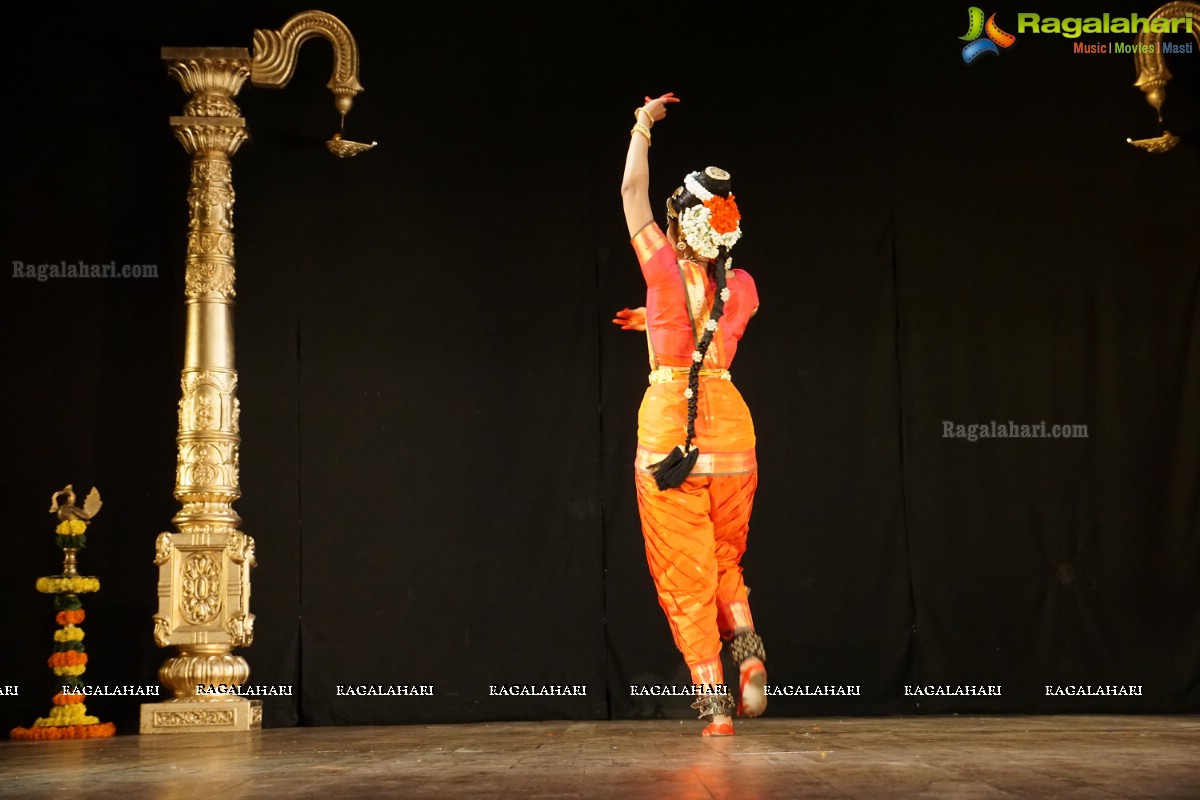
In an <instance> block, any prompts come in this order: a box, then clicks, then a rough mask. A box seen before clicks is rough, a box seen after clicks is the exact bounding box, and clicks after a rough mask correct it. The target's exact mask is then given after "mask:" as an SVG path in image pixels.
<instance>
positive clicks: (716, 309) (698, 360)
mask: <svg viewBox="0 0 1200 800" xmlns="http://www.w3.org/2000/svg"><path fill="white" fill-rule="evenodd" d="M719 172H723V171H719ZM725 174H726V176H727V173H725ZM689 177H690V178H692V179H695V180H696V181H697V182H698V183H700V184H701V185H702V186H703V187H704V188H705V189H707V190H708V191H710V192H712V193H714V194H719V195H722V196H726V197H727V196H729V194H730V192H729V179H728V177H725V178H724V179H723V180H720V179H715V178H713V177H712V175H711V170H706V171H705V172H699V173H692V175H690V176H689ZM700 202H701V200H700V198H698V197H696V196H695V195H693V194H692V193H691V192H690V191H688V190H687V189H686V188H683V187H681V188H680V189H679V190H676V192H675V194H673V195H672V196H671V197H669V198H668V199H667V215H668V216H669V217H674V218H675V219H676V220H677V219H678V217H679V215H680V214H681V213H682V212H683V210H684V209H686V208H689V207H691V206H694V205H697V204H699V203H700ZM682 235H683V234H682V231H680V232H679V236H680V237H682ZM680 241H682V238H681V239H680ZM728 259H729V248H728V247H726V246H725V245H723V244H722V245H720V246H719V247H718V248H717V259H716V262H714V265H713V272H714V274H713V276H712V277H713V278H714V279H715V281H716V284H717V293H716V296H715V297H714V298H713V304H712V310H711V311H710V312H709V315H708V322H707V323H706V325H705V330H704V334H703V336H701V337H700V341H699V342H697V343H696V353H695V354H694V355H693V356H692V365H691V367H690V368H689V369H688V383H687V385H688V391H687V393H686V395H687V441H685V442H684V443H683V445H682V446H681V447H676V448H675V449H673V450H672V451H671V452H670V453H668V454H667V457H666V458H664V459H663V460H662V461H659V462H658V463H656V464H652V465H650V472H651V473H652V474H653V475H654V482H655V484H657V486H658V488H659V490H660V491H665V490H666V489H674V488H677V487H678V486H680V485H682V484H683V482H684V481H685V480H687V476H688V475H690V474H691V472H692V469H693V468H694V467H695V465H696V460H697V459H698V458H699V456H700V450H699V449H698V448H696V447H693V446H692V440H693V439H695V438H696V415H697V413H698V408H699V400H700V370H701V369H702V368H703V366H704V358H705V356H706V355H708V348H709V347H710V346H711V345H712V340H713V336H715V335H716V332H717V322H718V321H719V320H720V319H721V315H722V314H724V313H725V297H726V296H727V295H728V292H727V291H726V290H725V263H726V262H727V261H728Z"/></svg>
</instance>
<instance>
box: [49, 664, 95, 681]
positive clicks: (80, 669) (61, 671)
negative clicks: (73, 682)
mask: <svg viewBox="0 0 1200 800" xmlns="http://www.w3.org/2000/svg"><path fill="white" fill-rule="evenodd" d="M85 670H87V666H86V665H84V664H80V665H79V666H77V667H55V668H54V674H55V675H58V676H59V677H68V676H69V677H72V678H76V677H79V676H80V675H82V674H83V673H84V671H85Z"/></svg>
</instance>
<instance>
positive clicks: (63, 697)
mask: <svg viewBox="0 0 1200 800" xmlns="http://www.w3.org/2000/svg"><path fill="white" fill-rule="evenodd" d="M83 698H84V694H83V692H58V693H57V694H55V695H54V697H52V698H51V699H50V702H51V703H53V704H54V705H56V706H70V705H74V704H76V703H82V702H83Z"/></svg>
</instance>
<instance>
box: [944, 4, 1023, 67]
mask: <svg viewBox="0 0 1200 800" xmlns="http://www.w3.org/2000/svg"><path fill="white" fill-rule="evenodd" d="M984 33H986V34H987V38H986V39H980V38H979V37H980V36H982V35H983V34H984ZM958 38H959V39H961V40H963V41H964V42H967V46H966V47H964V48H963V51H962V57H963V61H964V62H966V63H968V64H970V63H971V62H972V61H974V60H975V59H977V58H979V57H980V56H981V55H983V54H984V53H991V54H992V55H995V56H998V55H1000V48H1001V47H1003V48H1005V49H1008V48H1009V47H1012V46H1013V44H1014V43H1015V42H1016V41H1017V37H1015V36H1013V35H1012V34H1011V33H1005V32H1004V31H1002V30H1000V26H999V25H997V24H996V15H995V14H992V15H991V16H990V17H988V18H987V22H986V23H985V22H984V21H983V9H982V8H980V7H979V6H971V7H970V8H968V9H967V33H966V35H964V36H960V37H958Z"/></svg>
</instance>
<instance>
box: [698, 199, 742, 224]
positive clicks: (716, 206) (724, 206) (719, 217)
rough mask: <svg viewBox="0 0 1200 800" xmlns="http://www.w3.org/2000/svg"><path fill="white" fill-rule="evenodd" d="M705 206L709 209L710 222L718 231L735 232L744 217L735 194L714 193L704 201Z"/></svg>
mask: <svg viewBox="0 0 1200 800" xmlns="http://www.w3.org/2000/svg"><path fill="white" fill-rule="evenodd" d="M704 207H705V208H707V209H708V211H709V214H710V215H711V216H710V218H709V223H710V224H711V225H712V227H713V230H714V231H716V232H717V233H733V232H734V231H736V230H737V227H738V222H739V221H740V220H741V218H742V214H741V212H740V211H738V207H737V202H735V201H734V199H733V195H732V194H731V195H729V197H721V196H720V195H719V194H714V195H713V196H712V197H710V198H709V199H708V200H705V201H704Z"/></svg>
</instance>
